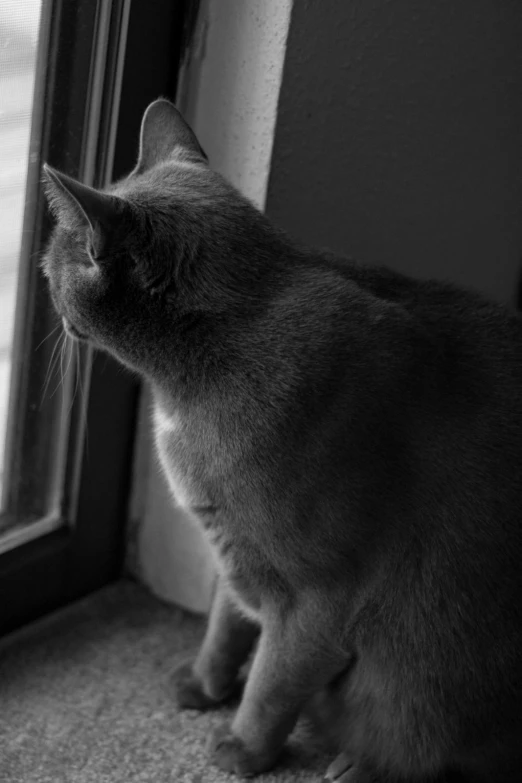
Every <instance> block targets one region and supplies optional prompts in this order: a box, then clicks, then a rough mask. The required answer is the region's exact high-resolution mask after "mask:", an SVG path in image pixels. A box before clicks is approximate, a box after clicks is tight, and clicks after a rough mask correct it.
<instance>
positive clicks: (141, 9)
mask: <svg viewBox="0 0 522 783" xmlns="http://www.w3.org/2000/svg"><path fill="white" fill-rule="evenodd" d="M101 6H102V0H99V2H97V3H94V2H92V0H74V2H72V1H71V0H55V3H54V6H53V15H52V18H51V20H50V22H51V30H50V35H51V36H53V35H54V36H55V40H59V41H60V42H61V46H60V48H59V49H58V50H56V49H55V50H54V51H53V57H52V59H50V61H45V62H40V64H39V67H40V69H41V68H43V67H45V69H46V73H48V74H49V76H50V78H48V79H47V80H46V90H47V91H48V93H47V95H46V99H45V116H44V117H43V132H42V135H41V140H42V141H41V147H40V149H41V160H42V161H43V160H46V161H48V162H49V163H50V164H51V165H53V166H55V167H56V168H58V169H61V170H63V171H66V172H67V173H69V174H72V175H75V174H77V173H78V171H80V170H81V165H82V156H83V155H84V154H85V150H84V149H83V148H82V139H83V138H84V136H83V130H84V127H83V126H84V119H85V95H81V94H75V90H74V89H71V79H70V78H69V76H70V73H71V72H74V69H75V68H76V69H82V68H83V69H85V68H90V67H91V45H92V35H93V31H94V29H95V23H96V14H97V13H99V11H100V8H101ZM196 6H197V4H195V3H193V2H190V0H185V2H183V0H132V2H131V4H130V12H129V18H128V28H127V41H126V48H125V61H124V67H123V77H122V83H121V92H120V99H119V113H118V122H117V126H116V142H115V149H114V160H113V165H112V171H113V178H114V179H116V178H118V177H120V176H123V175H124V174H125V173H127V172H128V171H130V170H131V168H132V167H133V165H134V163H135V159H136V154H137V145H138V135H139V126H140V121H141V117H142V114H143V111H144V109H145V108H146V106H147V105H148V103H149V102H150V101H152V100H154V98H156V97H158V96H160V95H162V96H165V97H169V98H171V99H174V98H175V94H176V86H177V82H178V74H179V68H180V63H181V56H182V50H183V48H184V47H185V45H186V35H187V22H188V23H189V24H190V25H191V26H192V25H193V22H194V18H195V13H194V9H195V7H196ZM124 8H125V0H115V2H113V3H112V6H111V33H110V35H109V39H108V40H109V45H108V46H109V48H108V51H107V63H108V64H109V68H111V64H112V65H114V58H115V57H116V49H117V39H118V31H119V25H120V24H121V19H122V14H123V13H124ZM51 40H52V39H51ZM68 58H69V59H68ZM112 71H114V68H112ZM62 82H63V83H62ZM105 97H106V98H107V101H110V100H111V96H110V91H109V92H108V93H107V95H106V96H105ZM102 115H103V117H106V116H109V107H108V106H105V104H104V109H103V111H102ZM109 131H110V129H109V124H108V123H105V125H104V123H103V122H102V123H101V134H102V138H103V134H104V133H109ZM105 149H106V148H105V147H104V145H103V143H102V144H101V145H99V147H98V154H97V160H96V165H95V170H96V171H97V172H101V171H103V170H104V168H105V169H106V163H107V162H106V160H104V155H105ZM33 176H34V173H33ZM33 184H34V183H33ZM95 184H100V183H99V182H97V181H96V179H95ZM32 209H33V210H34V212H33V214H31V215H26V220H29V221H30V222H31V223H32V225H33V226H35V231H34V232H32V236H31V241H30V242H29V244H28V246H26V247H23V248H22V253H24V254H30V256H31V257H32V256H34V255H35V253H36V254H37V253H38V252H41V250H42V248H43V247H44V246H45V241H46V239H47V237H48V236H49V231H50V220H49V216H48V213H47V209H46V206H45V203H44V199H43V194H42V193H41V190H40V192H39V193H38V197H37V199H36V201H35V203H34V205H33V207H32ZM26 225H27V223H26ZM28 257H29V256H28ZM26 269H27V270H28V271H27V274H28V279H27V281H24V285H26V286H27V290H28V291H29V292H30V297H29V305H30V306H31V307H34V308H35V312H34V313H32V314H31V315H33V316H34V317H28V318H27V322H28V324H29V327H28V326H27V325H22V327H21V328H22V330H24V331H23V334H21V336H19V339H20V341H21V345H22V346H23V351H22V352H21V355H22V356H23V357H24V358H26V357H27V356H34V353H35V349H36V340H37V336H38V342H41V335H42V333H46V334H47V333H50V331H51V329H52V328H53V327H54V326H55V325H56V320H55V316H54V314H53V312H52V307H51V306H50V302H49V296H48V293H47V289H46V284H45V281H44V279H43V276H42V275H41V273H40V272H39V270H38V268H37V266H36V263H35V264H34V265H33V266H32V267H31V266H29V265H26ZM49 342H50V341H49ZM48 359H49V356H48V353H47V354H46V353H45V352H44V353H43V354H42V358H41V359H40V361H48ZM32 361H33V362H35V361H37V359H34V358H33V359H32ZM19 369H21V372H20V378H21V382H20V390H21V392H23V390H24V388H27V387H28V384H27V383H25V385H24V379H23V372H25V370H24V369H23V368H19ZM45 369H46V367H45ZM37 377H38V374H37ZM31 383H34V381H33V380H32V379H31ZM40 383H41V377H40V378H39V384H40ZM138 397H139V383H138V381H137V379H136V378H135V377H133V376H132V375H131V374H130V373H128V372H126V371H125V370H124V369H123V368H121V367H120V366H119V365H118V364H117V363H116V362H115V361H114V360H112V359H111V358H109V357H108V356H107V355H105V354H103V353H98V352H95V353H94V354H93V356H92V362H91V365H90V386H89V394H88V399H87V401H86V407H85V410H84V411H83V415H84V416H85V428H86V432H87V435H88V437H87V439H82V440H81V447H80V449H79V450H78V455H77V457H78V460H77V464H78V466H79V469H78V475H77V485H76V487H75V489H74V494H75V499H74V504H73V505H72V506H71V508H73V511H72V512H69V513H70V514H71V513H72V517H70V518H69V519H68V520H67V524H64V525H63V526H62V527H60V528H59V529H57V530H55V531H53V532H51V533H48V534H46V535H42V536H41V537H40V538H37V539H35V540H33V541H30V542H28V543H26V544H23V545H20V546H19V547H17V548H15V549H12V550H11V551H8V552H6V553H4V554H2V555H0V635H2V634H5V633H7V632H10V631H12V630H14V629H15V628H18V627H19V626H21V625H23V624H25V623H28V622H30V621H32V620H34V619H36V618H38V617H40V616H41V615H43V614H45V613H47V612H50V611H53V610H55V609H58V608H59V607H61V606H64V605H65V604H67V603H69V602H71V601H73V600H76V599H78V598H80V597H82V596H84V595H86V594H88V593H89V592H92V591H93V590H96V589H98V588H100V587H102V586H103V585H105V584H107V583H108V582H111V581H113V580H115V579H117V578H118V577H119V576H120V575H121V571H122V566H123V558H124V548H125V529H126V522H127V517H128V506H129V493H130V486H131V485H130V482H131V474H132V458H133V443H134V434H135V428H136V416H137V403H138ZM15 399H16V404H17V407H18V410H13V411H12V412H11V415H13V416H14V417H15V420H16V421H17V422H20V424H19V431H18V432H16V438H15V443H14V446H15V448H13V449H12V450H11V451H12V455H13V463H12V464H13V466H14V470H13V472H12V474H11V478H12V479H13V477H14V479H17V480H18V482H20V483H23V482H24V481H25V480H26V479H27V480H28V477H26V476H24V471H23V465H24V460H25V459H26V458H27V455H28V454H29V453H30V450H31V447H32V444H33V443H34V442H36V441H35V439H34V435H33V433H34V432H35V428H37V427H42V426H45V424H44V422H45V417H44V416H42V411H41V410H40V411H36V410H34V406H30V405H28V401H27V396H25V397H24V394H23V393H21V394H20V395H16V397H15ZM39 459H40V460H43V459H45V454H41V455H39ZM74 461H75V460H74V459H73V460H70V462H71V463H72V462H74ZM71 470H73V467H71ZM29 479H30V477H29ZM69 480H70V481H71V482H72V475H70V476H69ZM13 491H14V492H15V494H16V493H17V497H19V496H21V494H22V490H21V489H20V486H16V481H14V484H13ZM31 491H32V490H31V485H30V484H28V487H27V488H26V490H25V494H26V495H27V493H28V492H31Z"/></svg>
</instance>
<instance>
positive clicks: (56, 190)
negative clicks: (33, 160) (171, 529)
mask: <svg viewBox="0 0 522 783" xmlns="http://www.w3.org/2000/svg"><path fill="white" fill-rule="evenodd" d="M43 183H44V190H45V195H46V197H47V201H48V203H49V208H50V210H51V212H52V214H53V215H54V217H55V218H56V220H57V221H58V223H59V224H61V226H62V227H63V228H65V229H66V230H67V231H69V232H71V233H73V234H79V235H87V238H88V240H89V245H90V253H91V256H92V258H93V260H94V261H96V260H99V259H100V258H101V257H102V256H103V255H104V254H105V253H107V251H108V250H109V248H110V246H111V245H112V244H113V243H114V242H115V241H117V239H118V238H119V237H121V235H122V234H123V233H124V230H125V228H126V226H127V223H128V221H127V208H126V204H125V202H124V201H123V200H122V199H121V198H118V197H117V196H113V195H111V194H108V193H103V192H101V191H99V190H95V188H90V187H88V186H87V185H83V184H82V183H81V182H78V181H77V180H75V179H73V178H72V177H68V176H67V175H66V174H63V173H62V172H61V171H57V170H56V169H53V168H52V167H51V166H49V165H48V164H47V163H44V165H43Z"/></svg>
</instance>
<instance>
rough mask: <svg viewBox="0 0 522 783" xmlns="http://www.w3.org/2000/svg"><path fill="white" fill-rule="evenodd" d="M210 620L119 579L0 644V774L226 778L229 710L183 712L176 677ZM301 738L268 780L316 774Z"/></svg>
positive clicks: (44, 782)
mask: <svg viewBox="0 0 522 783" xmlns="http://www.w3.org/2000/svg"><path fill="white" fill-rule="evenodd" d="M202 631H203V625H202V621H201V620H199V619H197V618H194V617H190V616H187V615H186V614H184V613H183V612H181V611H180V610H178V609H176V608H174V607H170V606H166V605H164V604H162V603H160V602H159V601H157V600H156V599H154V598H153V597H151V596H150V595H149V594H148V593H147V592H146V591H145V590H144V589H143V588H141V587H139V586H137V585H135V584H133V583H131V582H125V581H123V582H120V583H118V584H117V585H114V586H112V587H109V588H107V589H105V590H103V591H101V592H100V593H97V594H96V595H94V596H92V597H90V598H88V599H86V600H84V601H82V602H80V603H78V604H76V605H74V606H72V607H70V608H68V609H66V610H64V611H62V612H59V613H57V614H55V615H53V616H51V617H48V618H46V619H45V620H43V621H41V622H40V623H38V624H36V625H34V626H32V627H30V628H27V629H24V630H23V631H22V632H21V633H19V634H16V635H13V636H11V637H9V638H7V639H4V640H3V641H0V781H1V783H138V781H139V782H140V783H146V782H147V783H148V781H150V783H178V781H179V783H225V781H228V782H229V783H230V781H232V780H233V779H234V778H232V776H228V775H225V774H223V773H220V772H219V771H216V770H215V769H213V768H212V767H211V766H207V761H206V756H205V750H204V748H205V742H206V739H207V736H208V734H209V731H210V730H211V728H212V727H213V726H215V725H216V724H217V723H218V722H220V721H223V720H224V719H226V718H227V716H228V715H229V714H230V713H229V712H227V711H226V710H225V711H218V712H214V713H207V714H203V715H199V714H197V713H192V712H183V713H180V712H178V711H177V709H176V706H175V703H174V699H173V696H172V691H171V688H170V684H169V680H170V673H171V671H172V669H173V668H174V667H175V666H176V664H177V663H178V662H179V661H181V660H182V659H184V658H186V657H187V655H189V654H190V652H191V651H194V650H195V649H196V648H197V645H198V642H199V640H200V638H201V635H202ZM326 764H327V761H326V760H325V759H324V758H321V757H320V754H319V753H318V752H317V751H315V750H314V748H313V743H311V742H310V740H309V738H307V737H305V736H304V735H301V736H300V735H299V731H297V732H296V736H295V737H294V738H292V739H291V741H290V743H289V751H288V753H287V754H286V757H285V759H284V761H283V763H282V765H281V766H280V767H279V768H278V770H276V771H275V772H274V773H272V774H270V775H266V776H265V777H263V778H262V779H260V780H262V781H263V783H265V781H266V783H276V782H277V783H305V782H306V783H311V782H312V781H314V782H315V781H319V780H321V779H322V775H323V772H324V769H325V768H326Z"/></svg>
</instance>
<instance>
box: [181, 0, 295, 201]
mask: <svg viewBox="0 0 522 783" xmlns="http://www.w3.org/2000/svg"><path fill="white" fill-rule="evenodd" d="M291 7H292V0H247V2H245V0H205V2H204V3H203V5H202V9H201V16H200V20H199V25H198V28H199V29H198V33H197V38H196V46H195V47H193V50H192V56H191V69H192V76H194V73H195V70H196V69H197V70H198V83H197V89H195V90H194V89H190V85H189V91H188V95H187V96H186V98H185V99H184V101H183V103H184V104H185V106H184V107H183V108H184V109H185V112H186V116H187V117H189V119H190V121H191V123H192V125H193V127H194V129H195V130H196V132H197V134H198V137H199V139H200V141H201V144H202V146H203V148H204V150H205V152H206V153H207V155H208V156H209V159H210V162H211V165H212V167H213V168H215V169H216V170H217V171H220V172H221V173H222V174H224V175H225V176H226V177H227V178H228V179H229V180H230V181H231V182H232V183H233V184H234V185H236V187H238V188H239V189H240V190H241V191H242V192H243V193H245V195H247V196H248V197H249V198H250V199H251V200H252V201H254V203H256V204H257V205H258V206H259V207H263V206H264V202H265V195H266V186H267V182H268V174H269V171H270V159H271V154H272V141H273V136H274V126H275V122H276V115H277V101H278V97H279V88H280V85H281V76H282V70H283V63H284V56H285V44H286V37H287V33H288V25H289V18H290V11H291ZM191 82H192V87H193V85H194V78H192V79H191Z"/></svg>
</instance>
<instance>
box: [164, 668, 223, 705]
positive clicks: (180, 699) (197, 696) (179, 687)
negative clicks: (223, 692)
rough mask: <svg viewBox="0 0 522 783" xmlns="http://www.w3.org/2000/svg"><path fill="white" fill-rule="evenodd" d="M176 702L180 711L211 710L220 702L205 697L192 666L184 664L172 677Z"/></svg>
mask: <svg viewBox="0 0 522 783" xmlns="http://www.w3.org/2000/svg"><path fill="white" fill-rule="evenodd" d="M172 682H173V685H174V693H175V696H176V702H177V705H178V707H179V708H180V709H181V710H211V709H214V708H215V707H218V706H219V704H220V702H219V701H217V700H216V699H213V698H211V697H210V696H207V694H206V693H205V692H204V690H203V686H202V684H201V682H200V681H199V680H198V678H197V677H196V676H195V675H194V672H193V671H192V664H190V663H184V664H183V665H182V666H180V667H179V668H178V669H176V671H175V672H174V674H173V676H172Z"/></svg>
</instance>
